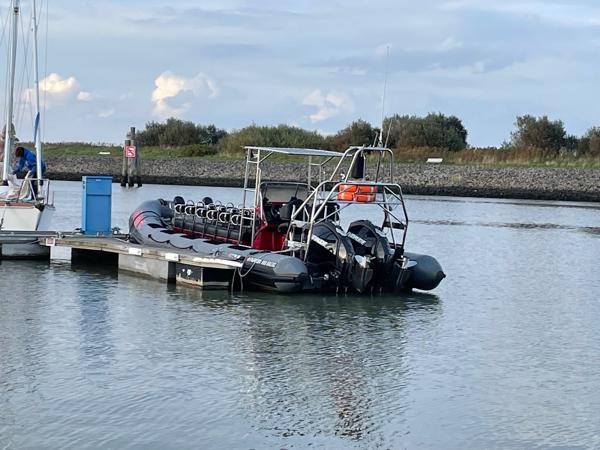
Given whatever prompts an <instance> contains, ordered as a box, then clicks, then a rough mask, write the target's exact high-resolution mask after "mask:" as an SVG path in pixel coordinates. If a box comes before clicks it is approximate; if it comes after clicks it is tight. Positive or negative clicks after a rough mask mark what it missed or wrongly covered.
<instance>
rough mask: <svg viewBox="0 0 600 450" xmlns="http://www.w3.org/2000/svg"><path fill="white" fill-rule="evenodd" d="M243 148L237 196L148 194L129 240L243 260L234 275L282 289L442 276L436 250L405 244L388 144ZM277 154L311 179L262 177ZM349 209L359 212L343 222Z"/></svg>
mask: <svg viewBox="0 0 600 450" xmlns="http://www.w3.org/2000/svg"><path fill="white" fill-rule="evenodd" d="M245 149H246V170H245V175H244V190H243V200H242V203H241V204H240V205H234V204H231V203H228V204H223V203H221V202H219V201H213V199H211V198H209V197H205V198H204V199H202V200H201V201H197V202H195V201H185V200H184V199H183V198H182V197H176V198H175V199H173V200H172V201H167V200H162V199H159V200H152V201H147V202H145V203H143V204H142V205H140V206H139V207H138V208H137V210H136V211H135V212H134V213H133V214H132V215H131V217H130V221H129V223H130V238H131V240H132V241H134V242H136V243H138V244H144V245H150V246H161V247H171V248H175V249H178V250H181V249H185V250H189V251H193V252H196V253H198V255H199V256H213V257H214V256H215V255H218V256H219V258H221V259H229V260H231V261H235V262H237V263H241V264H238V266H239V268H238V269H236V275H237V281H236V280H232V282H233V283H236V285H239V286H243V287H244V288H246V287H249V288H254V289H260V290H267V291H277V292H281V293H291V292H311V291H325V292H331V291H334V292H358V293H378V292H392V293H397V292H401V291H407V290H411V289H419V290H432V289H434V288H436V287H437V286H438V285H439V283H440V282H441V281H442V279H444V277H445V274H444V272H443V270H442V268H441V266H440V264H439V263H438V261H437V260H436V259H435V258H433V257H432V256H428V255H422V254H416V253H409V252H407V251H405V243H406V237H407V231H408V224H409V220H408V215H407V211H406V205H405V200H404V196H403V194H402V188H401V187H400V185H399V184H398V183H396V182H395V180H394V154H393V152H392V151H391V150H390V149H388V148H384V147H366V146H360V147H350V148H348V149H347V150H346V151H345V152H334V151H328V150H318V149H304V148H277V147H255V146H249V147H245ZM276 154H277V155H288V156H293V157H296V158H298V157H304V158H306V159H307V162H308V166H307V182H306V183H304V182H280V181H267V180H263V175H262V167H263V163H264V162H265V160H267V159H268V158H270V157H271V156H273V155H276ZM367 163H369V164H373V165H374V168H373V169H372V170H370V171H369V173H368V174H367V170H366V169H367ZM359 208H360V209H359ZM351 210H354V212H352V214H351V215H353V216H355V217H363V218H362V219H360V220H355V221H353V222H351V223H349V224H348V225H347V226H345V227H344V225H343V223H344V216H345V215H346V214H345V212H350V211H351ZM356 213H359V215H358V216H357V214H356ZM376 218H379V219H380V221H379V222H375V220H376Z"/></svg>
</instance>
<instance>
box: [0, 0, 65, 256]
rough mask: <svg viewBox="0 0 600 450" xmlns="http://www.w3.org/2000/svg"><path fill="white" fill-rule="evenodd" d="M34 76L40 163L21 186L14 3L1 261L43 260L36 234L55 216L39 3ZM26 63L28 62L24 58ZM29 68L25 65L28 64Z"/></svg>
mask: <svg viewBox="0 0 600 450" xmlns="http://www.w3.org/2000/svg"><path fill="white" fill-rule="evenodd" d="M32 8H33V9H32V32H33V72H34V73H33V76H34V89H33V93H34V97H35V108H36V112H37V113H36V116H35V123H34V143H35V153H36V160H37V167H36V169H37V170H36V178H32V177H29V176H28V177H26V178H25V179H24V180H23V181H22V182H19V181H18V180H17V179H16V177H15V176H13V175H12V173H11V172H12V164H11V162H12V155H13V153H14V148H15V144H16V137H15V133H14V125H13V124H14V119H15V113H14V106H15V74H16V70H17V67H16V66H17V53H18V52H17V50H18V49H17V47H18V37H19V36H18V30H19V25H20V23H19V19H20V17H21V2H20V0H13V1H12V2H11V6H10V14H11V16H12V17H11V20H10V24H11V27H10V33H9V60H8V80H7V83H6V84H7V92H6V120H5V122H4V123H5V125H4V161H3V164H2V188H1V189H0V258H27V257H40V256H44V255H46V254H47V253H48V248H46V247H41V246H39V245H38V244H37V241H36V239H35V233H36V232H41V231H49V226H50V218H51V216H52V214H53V212H54V205H53V199H52V198H51V192H50V182H49V180H48V179H43V178H42V177H43V174H42V167H41V162H42V141H41V132H40V118H41V115H40V94H39V91H40V89H39V68H38V39H37V32H38V18H37V5H36V0H33V1H32ZM25 60H27V58H25ZM25 64H26V62H25Z"/></svg>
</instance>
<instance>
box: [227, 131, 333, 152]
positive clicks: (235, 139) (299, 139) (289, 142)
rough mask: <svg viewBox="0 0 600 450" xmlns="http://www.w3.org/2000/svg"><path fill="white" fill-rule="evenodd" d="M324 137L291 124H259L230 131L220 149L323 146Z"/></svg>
mask: <svg viewBox="0 0 600 450" xmlns="http://www.w3.org/2000/svg"><path fill="white" fill-rule="evenodd" d="M323 143H324V138H323V136H321V135H320V134H319V133H317V132H316V131H307V130H303V129H302V128H298V127H292V126H289V125H278V126H276V127H273V126H257V125H251V126H249V127H246V128H242V129H241V130H237V131H234V132H231V133H229V134H228V135H227V136H225V137H224V138H223V139H221V140H220V141H219V150H220V151H222V152H226V153H238V152H240V151H242V148H243V147H244V146H246V145H255V146H264V147H298V148H319V147H322V146H323Z"/></svg>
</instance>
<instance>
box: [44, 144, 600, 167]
mask: <svg viewBox="0 0 600 450" xmlns="http://www.w3.org/2000/svg"><path fill="white" fill-rule="evenodd" d="M44 151H45V154H46V156H99V157H103V156H121V155H122V152H123V148H122V147H120V146H115V145H103V144H86V143H56V144H46V145H45V150H44ZM105 152H108V153H109V155H103V154H102V153H105ZM394 153H395V157H396V161H397V162H404V163H424V162H425V161H427V158H443V161H444V164H454V165H481V166H495V167H498V166H511V167H515V166H517V167H571V168H589V169H600V155H598V156H585V155H583V156H574V155H572V154H562V155H556V154H555V153H553V152H551V151H546V150H543V149H536V148H528V149H496V148H475V149H466V150H462V151H458V152H450V151H447V150H440V149H434V148H415V149H397V150H394ZM142 157H143V158H144V159H170V158H193V159H217V160H231V159H235V160H240V159H242V158H243V154H242V153H241V152H239V153H223V152H219V150H218V149H217V148H216V147H213V146H201V145H190V146H186V147H168V148H162V147H143V148H142ZM275 159H277V158H275Z"/></svg>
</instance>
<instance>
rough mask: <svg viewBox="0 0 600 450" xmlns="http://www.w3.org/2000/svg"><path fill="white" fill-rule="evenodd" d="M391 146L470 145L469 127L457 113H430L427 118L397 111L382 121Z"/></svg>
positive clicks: (435, 146) (455, 146) (445, 147)
mask: <svg viewBox="0 0 600 450" xmlns="http://www.w3.org/2000/svg"><path fill="white" fill-rule="evenodd" d="M383 126H384V131H385V132H389V137H388V138H386V139H388V146H389V147H392V148H418V147H434V148H443V149H448V150H451V151H458V150H462V149H464V148H466V147H467V136H468V133H467V130H466V128H465V127H464V126H463V124H462V121H461V120H460V119H459V118H458V117H456V116H446V115H444V114H441V113H430V114H428V115H427V116H425V117H417V116H399V115H398V114H395V115H394V116H392V117H388V118H386V119H385V120H384V122H383Z"/></svg>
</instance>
